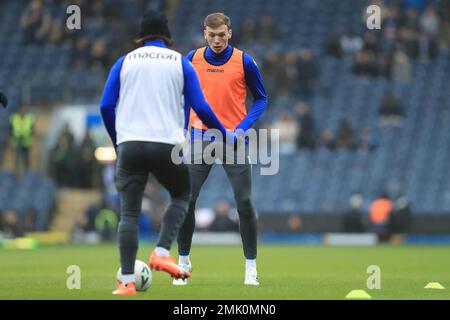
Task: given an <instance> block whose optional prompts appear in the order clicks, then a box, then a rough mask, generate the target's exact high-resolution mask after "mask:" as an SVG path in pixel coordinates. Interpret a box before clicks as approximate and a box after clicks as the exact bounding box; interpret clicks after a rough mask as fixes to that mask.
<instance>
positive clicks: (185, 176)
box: [150, 144, 191, 278]
mask: <svg viewBox="0 0 450 320" xmlns="http://www.w3.org/2000/svg"><path fill="white" fill-rule="evenodd" d="M172 147H173V146H170V145H166V144H154V145H153V146H152V148H156V149H155V150H154V151H155V152H153V153H154V154H157V155H158V158H155V159H154V161H152V164H151V166H152V169H151V172H152V173H153V175H154V176H155V178H156V179H157V180H158V181H159V183H161V185H162V186H163V187H164V188H166V189H167V191H168V192H169V194H170V198H171V199H170V204H169V207H168V208H167V211H166V213H165V214H164V217H163V221H162V225H161V231H160V236H159V240H158V244H157V247H156V249H155V251H154V252H153V254H152V257H151V259H150V267H153V268H156V269H161V270H164V271H167V272H169V273H170V274H171V275H172V276H173V277H182V278H184V277H189V276H190V273H189V272H184V270H182V269H181V268H180V267H179V266H178V265H176V264H175V263H174V261H173V258H172V257H170V248H171V246H172V243H173V241H174V240H175V238H176V237H177V235H178V232H179V229H180V227H181V225H182V223H183V221H184V219H185V217H186V214H187V211H188V207H189V202H190V199H191V186H190V177H189V170H188V168H187V166H186V165H185V164H181V165H175V164H174V163H173V162H172V160H171V157H170V156H171V150H172ZM156 151H157V152H156Z"/></svg>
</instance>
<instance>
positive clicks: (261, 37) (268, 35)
mask: <svg viewBox="0 0 450 320" xmlns="http://www.w3.org/2000/svg"><path fill="white" fill-rule="evenodd" d="M256 30H257V33H258V41H259V42H260V43H261V44H263V45H264V44H269V43H271V42H273V41H274V40H275V39H276V38H278V36H279V32H278V27H277V25H276V24H275V23H274V22H273V19H272V16H270V15H267V14H265V15H262V16H261V17H260V19H259V21H258V27H257V28H256Z"/></svg>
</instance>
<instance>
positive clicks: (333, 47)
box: [325, 32, 342, 58]
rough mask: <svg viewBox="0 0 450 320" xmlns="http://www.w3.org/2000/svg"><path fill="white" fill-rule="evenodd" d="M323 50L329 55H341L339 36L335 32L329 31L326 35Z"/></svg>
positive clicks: (337, 56) (338, 56)
mask: <svg viewBox="0 0 450 320" xmlns="http://www.w3.org/2000/svg"><path fill="white" fill-rule="evenodd" d="M325 52H326V54H327V55H329V56H333V57H336V58H340V57H341V56H342V49H341V44H340V43H339V37H338V35H337V34H336V33H335V32H331V33H330V34H329V35H328V39H327V43H326V47H325Z"/></svg>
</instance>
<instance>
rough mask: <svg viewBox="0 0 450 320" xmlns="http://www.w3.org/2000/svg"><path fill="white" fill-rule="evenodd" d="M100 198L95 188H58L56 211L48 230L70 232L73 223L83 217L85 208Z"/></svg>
mask: <svg viewBox="0 0 450 320" xmlns="http://www.w3.org/2000/svg"><path fill="white" fill-rule="evenodd" d="M100 199H101V193H100V192H99V191H97V190H86V189H61V190H59V192H58V200H57V201H58V204H57V211H56V214H55V217H54V219H53V222H52V223H51V225H50V230H51V231H61V232H67V233H70V232H71V231H72V229H73V227H74V225H75V223H76V222H77V221H78V220H79V219H81V218H82V217H84V215H85V213H86V209H87V208H88V207H89V206H91V205H92V204H93V203H98V202H99V201H100Z"/></svg>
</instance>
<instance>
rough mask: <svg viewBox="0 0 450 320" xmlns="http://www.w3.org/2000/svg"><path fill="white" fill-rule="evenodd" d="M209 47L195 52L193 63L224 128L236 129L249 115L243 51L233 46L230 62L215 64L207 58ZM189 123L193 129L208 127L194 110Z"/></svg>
mask: <svg viewBox="0 0 450 320" xmlns="http://www.w3.org/2000/svg"><path fill="white" fill-rule="evenodd" d="M205 50H206V47H205V48H201V49H198V50H197V51H196V52H195V54H194V56H193V58H192V65H193V66H194V68H195V71H196V72H197V75H198V78H199V81H200V85H201V87H202V91H203V94H204V95H205V98H206V101H208V103H209V104H210V105H211V108H212V109H213V111H214V113H215V114H216V116H217V117H218V118H219V120H220V122H222V124H223V125H224V127H225V128H226V129H227V130H235V129H236V127H237V125H238V124H239V123H241V121H242V120H243V119H244V118H245V116H246V115H247V109H246V108H245V100H246V98H247V85H246V83H245V72H244V56H243V52H242V51H241V50H238V49H236V48H233V53H232V54H231V57H230V59H229V60H228V61H227V63H225V64H223V65H220V66H215V65H212V64H210V63H208V61H206V59H205ZM189 122H190V124H191V126H192V127H193V128H197V129H203V130H206V129H208V128H207V127H206V126H205V125H204V124H203V123H202V121H201V120H200V118H199V117H198V116H197V114H196V113H195V112H194V110H192V109H191V114H190V119H189ZM199 124H201V127H200V125H199Z"/></svg>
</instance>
